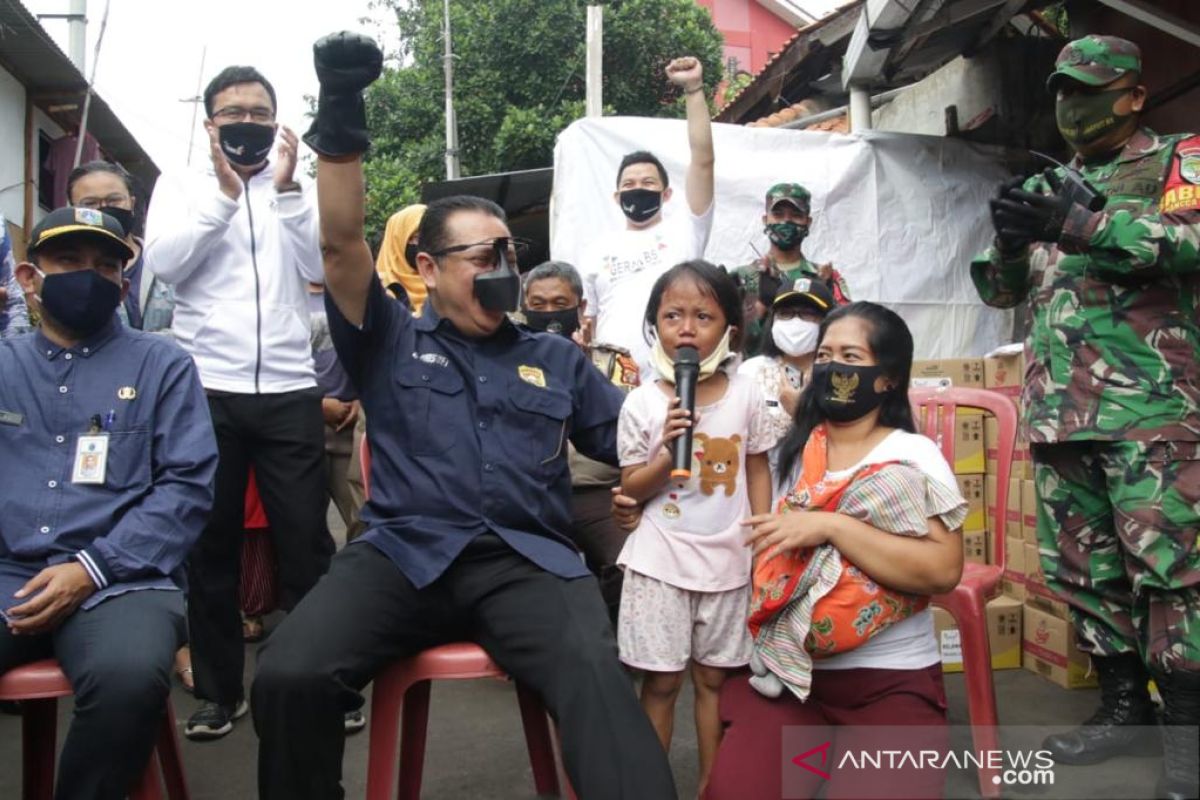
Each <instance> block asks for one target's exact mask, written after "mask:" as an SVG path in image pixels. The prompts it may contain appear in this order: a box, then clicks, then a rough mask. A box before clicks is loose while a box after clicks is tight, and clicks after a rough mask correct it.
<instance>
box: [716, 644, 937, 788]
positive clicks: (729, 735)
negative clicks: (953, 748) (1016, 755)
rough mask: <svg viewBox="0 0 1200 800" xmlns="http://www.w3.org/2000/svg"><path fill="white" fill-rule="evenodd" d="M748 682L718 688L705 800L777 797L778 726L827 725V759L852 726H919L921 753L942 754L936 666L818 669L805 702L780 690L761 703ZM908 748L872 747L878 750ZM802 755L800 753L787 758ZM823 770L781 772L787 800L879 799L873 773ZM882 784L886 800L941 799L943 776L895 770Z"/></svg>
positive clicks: (735, 680) (743, 677) (780, 764)
mask: <svg viewBox="0 0 1200 800" xmlns="http://www.w3.org/2000/svg"><path fill="white" fill-rule="evenodd" d="M748 679H749V673H743V674H739V675H736V676H733V677H731V678H729V680H727V681H726V682H725V685H724V687H723V688H722V689H721V722H722V724H723V725H724V726H725V733H724V737H723V738H722V739H721V747H720V749H719V750H718V751H717V760H716V763H715V764H714V765H713V770H712V775H711V776H710V778H709V781H708V790H707V791H706V792H705V795H704V797H705V800H779V798H781V797H783V792H784V788H785V787H784V785H783V774H784V766H785V764H784V761H785V758H787V753H785V752H784V746H785V741H784V739H785V732H784V730H783V729H784V727H785V726H805V727H806V729H811V730H817V729H819V728H820V726H828V732H827V735H828V740H829V741H832V743H833V744H832V748H831V752H832V753H833V754H836V753H837V752H838V751H837V744H838V731H837V727H838V726H855V730H856V732H857V731H861V730H867V731H869V730H870V729H871V728H873V727H876V726H894V725H904V726H921V732H920V738H921V742H920V747H921V748H936V749H941V750H944V749H945V748H946V746H947V743H948V738H949V729H948V728H947V723H946V693H945V690H944V688H943V686H942V666H941V664H934V665H933V666H931V667H927V668H925V669H916V670H899V669H897V670H891V669H846V670H817V671H816V672H815V673H814V675H813V682H812V694H810V695H809V698H808V700H807V701H806V702H804V703H800V702H799V701H797V700H796V698H795V697H794V696H792V695H791V694H789V693H788V692H786V691H785V692H784V696H783V697H780V698H778V699H775V700H772V699H770V698H767V697H763V696H762V695H761V694H759V693H758V692H756V691H755V690H754V689H752V688H751V687H750V684H749V682H748ZM788 736H789V737H790V736H791V734H788ZM893 738H894V737H893ZM813 741H815V739H814V740H813ZM911 744H913V742H897V741H887V742H879V745H880V746H882V747H885V748H887V747H890V748H896V747H907V746H909V745H911ZM861 746H862V739H861V737H859V736H858V734H857V733H856V744H855V748H856V749H857V748H858V747H861ZM789 752H790V751H789ZM801 752H804V750H802V749H800V750H797V752H796V753H794V754H793V755H799V754H800V753H801ZM814 758H815V757H814ZM813 763H815V764H818V765H819V764H820V763H821V762H820V761H819V760H816V761H814V762H813ZM828 766H829V765H828V764H827V765H826V767H827V771H828V772H830V773H831V774H830V777H829V778H828V779H825V778H824V777H822V776H820V775H817V774H815V773H811V772H808V771H806V770H803V769H800V768H792V769H791V770H790V771H789V773H788V776H789V777H788V784H787V789H788V791H789V796H791V797H815V796H816V794H817V792H819V791H821V790H822V789H824V792H825V797H827V798H851V797H860V798H861V797H879V796H881V795H880V789H879V784H878V782H879V780H880V774H879V773H873V774H870V773H863V772H856V771H843V772H839V771H837V770H832V769H828ZM863 780H866V781H870V782H871V783H870V784H869V785H866V784H863V783H861V782H860V781H863ZM886 780H887V781H888V784H887V785H888V791H889V792H890V793H891V796H893V797H904V798H941V797H942V795H943V791H944V783H945V776H944V774H943V773H941V772H940V771H939V770H931V769H922V770H917V769H913V770H908V769H898V770H889V771H888V772H887V773H886Z"/></svg>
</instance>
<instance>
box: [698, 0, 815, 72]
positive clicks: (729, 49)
mask: <svg viewBox="0 0 1200 800" xmlns="http://www.w3.org/2000/svg"><path fill="white" fill-rule="evenodd" d="M696 2H697V3H698V4H699V5H701V6H703V7H705V8H707V9H708V11H709V13H710V14H711V15H712V18H713V24H715V25H716V26H717V30H719V31H720V32H721V34H722V35H723V36H724V37H725V60H726V62H728V60H729V59H730V58H736V59H737V60H738V69H740V70H744V71H746V72H749V73H750V74H751V75H756V74H758V71H759V70H761V69H762V68H763V67H764V66H766V63H767V60H768V59H770V57H771V54H772V53H777V52H779V50H781V49H782V48H783V44H784V42H786V41H787V40H788V39H791V38H792V36H793V35H795V33H796V29H795V28H794V27H792V26H791V25H790V24H788V23H787V22H785V21H784V20H782V19H780V18H779V17H777V16H775V15H774V14H773V13H771V12H770V11H768V10H767V9H766V8H764V7H763V6H761V5H759V4H758V3H757V2H756V0H696ZM729 77H731V76H728V75H727V76H726V78H729Z"/></svg>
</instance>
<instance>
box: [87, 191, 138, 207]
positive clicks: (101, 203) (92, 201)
mask: <svg viewBox="0 0 1200 800" xmlns="http://www.w3.org/2000/svg"><path fill="white" fill-rule="evenodd" d="M129 200H130V198H129V195H127V194H119V193H113V194H110V195H109V196H108V197H84V198H83V199H81V200H80V201H79V202H78V203H76V204H75V205H76V206H78V207H80V208H104V207H105V206H116V207H117V208H124V207H125V205H126V204H127V203H129Z"/></svg>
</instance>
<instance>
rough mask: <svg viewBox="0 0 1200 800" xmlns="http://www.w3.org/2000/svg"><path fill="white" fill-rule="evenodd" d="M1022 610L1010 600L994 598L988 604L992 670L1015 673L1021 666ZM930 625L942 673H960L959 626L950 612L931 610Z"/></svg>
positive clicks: (1019, 603)
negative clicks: (1008, 670) (938, 648)
mask: <svg viewBox="0 0 1200 800" xmlns="http://www.w3.org/2000/svg"><path fill="white" fill-rule="evenodd" d="M1022 611H1023V609H1022V607H1021V602H1020V601H1019V600H1014V599H1013V598H1011V597H1003V596H1001V597H995V598H992V600H990V601H988V604H987V629H988V643H989V644H990V645H991V649H992V669H1017V668H1019V667H1020V666H1021V631H1022ZM933 625H934V630H935V631H936V632H937V638H938V646H939V647H940V649H941V653H942V670H943V671H944V672H962V670H963V659H962V642H961V640H960V638H959V634H958V626H957V625H955V623H954V618H953V617H951V616H950V614H949V612H947V611H944V610H943V609H940V608H935V609H933Z"/></svg>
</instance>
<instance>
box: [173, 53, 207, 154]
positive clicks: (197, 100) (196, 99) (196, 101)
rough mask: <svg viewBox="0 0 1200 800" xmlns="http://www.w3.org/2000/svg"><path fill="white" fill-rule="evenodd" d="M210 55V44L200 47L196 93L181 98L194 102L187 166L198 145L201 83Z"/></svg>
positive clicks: (201, 99)
mask: <svg viewBox="0 0 1200 800" xmlns="http://www.w3.org/2000/svg"><path fill="white" fill-rule="evenodd" d="M207 55H208V45H204V46H203V47H202V48H200V71H199V72H197V73H196V93H195V94H194V95H192V96H191V97H183V98H180V100H179V102H181V103H191V104H192V132H191V133H189V134H188V151H187V166H189V167H190V166H191V165H192V148H193V147H195V145H196V112H198V111H199V110H200V104H201V103H203V102H204V97H203V96H202V95H201V94H200V83H201V82H202V81H203V80H204V58H205V56H207Z"/></svg>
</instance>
